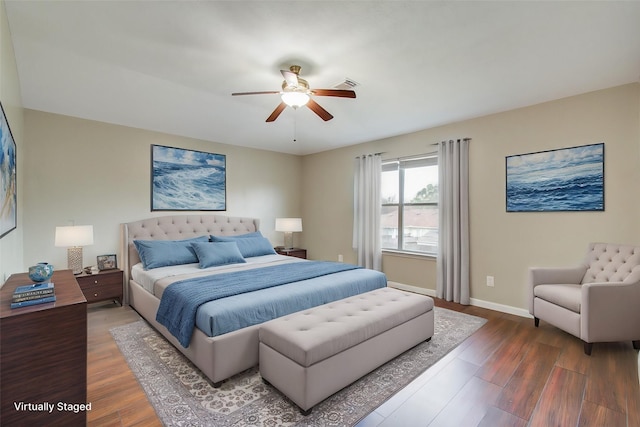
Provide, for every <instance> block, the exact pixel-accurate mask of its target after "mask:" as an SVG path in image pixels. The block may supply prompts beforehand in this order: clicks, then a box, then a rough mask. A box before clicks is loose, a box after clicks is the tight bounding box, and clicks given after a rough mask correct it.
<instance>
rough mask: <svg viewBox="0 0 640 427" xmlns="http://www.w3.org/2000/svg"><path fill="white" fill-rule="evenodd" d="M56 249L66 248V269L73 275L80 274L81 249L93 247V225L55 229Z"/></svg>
mask: <svg viewBox="0 0 640 427" xmlns="http://www.w3.org/2000/svg"><path fill="white" fill-rule="evenodd" d="M55 245H56V246H58V247H67V248H68V249H67V267H68V268H69V269H71V270H72V271H73V274H80V273H82V247H83V246H88V245H93V225H70V226H66V227H56V241H55Z"/></svg>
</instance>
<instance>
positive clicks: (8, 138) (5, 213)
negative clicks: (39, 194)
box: [0, 104, 18, 238]
mask: <svg viewBox="0 0 640 427" xmlns="http://www.w3.org/2000/svg"><path fill="white" fill-rule="evenodd" d="M0 111H1V112H2V117H1V118H0V238H2V237H4V236H5V235H6V234H8V233H9V232H10V231H12V230H14V229H15V228H16V227H17V211H18V207H17V206H18V198H17V175H16V142H15V141H14V139H13V135H12V134H11V129H10V128H9V122H8V121H7V116H5V114H4V108H3V107H2V104H0Z"/></svg>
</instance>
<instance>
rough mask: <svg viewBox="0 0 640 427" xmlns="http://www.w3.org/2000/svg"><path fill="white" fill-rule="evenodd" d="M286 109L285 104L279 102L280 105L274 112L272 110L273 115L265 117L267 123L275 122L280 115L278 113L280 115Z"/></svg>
mask: <svg viewBox="0 0 640 427" xmlns="http://www.w3.org/2000/svg"><path fill="white" fill-rule="evenodd" d="M285 108H287V104H285V103H284V102H281V103H280V104H278V106H277V107H276V109H275V110H273V113H271V115H270V116H269V117H267V122H273V121H275V119H277V118H278V116H279V115H280V113H282V112H283V111H284V109H285Z"/></svg>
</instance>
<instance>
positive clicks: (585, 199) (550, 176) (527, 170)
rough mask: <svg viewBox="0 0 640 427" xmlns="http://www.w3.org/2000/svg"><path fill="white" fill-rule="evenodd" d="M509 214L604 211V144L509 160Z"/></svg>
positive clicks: (533, 154) (527, 155)
mask: <svg viewBox="0 0 640 427" xmlns="http://www.w3.org/2000/svg"><path fill="white" fill-rule="evenodd" d="M506 177H507V184H506V187H507V189H506V190H507V191H506V192H507V200H506V202H507V203H506V204H507V212H545V211H604V143H598V144H590V145H582V146H579V147H569V148H560V149H557V150H549V151H540V152H537V153H528V154H517V155H514V156H507V158H506Z"/></svg>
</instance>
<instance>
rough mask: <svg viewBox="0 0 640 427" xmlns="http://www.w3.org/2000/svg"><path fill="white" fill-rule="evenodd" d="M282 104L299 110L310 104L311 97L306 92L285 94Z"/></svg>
mask: <svg viewBox="0 0 640 427" xmlns="http://www.w3.org/2000/svg"><path fill="white" fill-rule="evenodd" d="M282 102H284V103H285V104H287V105H288V106H289V107H293V108H298V107H302V106H303V105H306V104H307V102H309V95H308V94H307V93H304V92H284V93H283V94H282Z"/></svg>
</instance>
